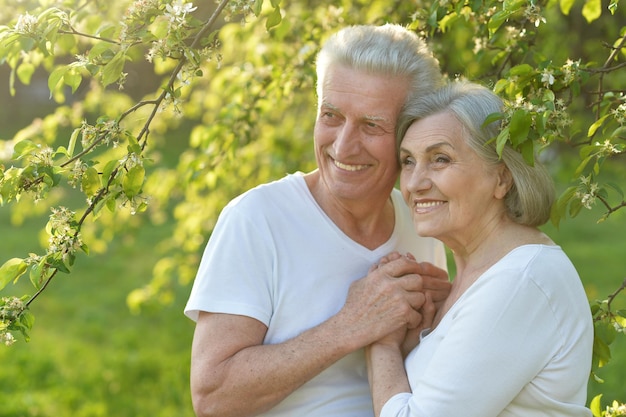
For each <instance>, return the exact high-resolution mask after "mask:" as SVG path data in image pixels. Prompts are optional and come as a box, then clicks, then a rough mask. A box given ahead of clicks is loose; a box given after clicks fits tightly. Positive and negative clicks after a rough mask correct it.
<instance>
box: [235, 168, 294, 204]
mask: <svg viewBox="0 0 626 417" xmlns="http://www.w3.org/2000/svg"><path fill="white" fill-rule="evenodd" d="M303 187H306V184H305V182H304V179H303V177H302V175H301V174H299V173H295V174H288V175H286V176H284V177H282V178H279V179H276V180H274V181H270V182H267V183H263V184H259V185H257V186H256V187H254V188H251V189H249V190H247V191H246V192H244V193H243V194H241V195H239V196H237V197H235V198H234V199H232V200H231V201H230V202H229V203H228V205H227V206H226V207H227V208H228V209H232V208H234V207H240V208H242V209H243V208H247V207H250V208H253V209H256V210H261V209H263V208H265V207H267V206H274V205H276V204H281V202H283V201H284V202H289V203H290V204H294V203H295V202H296V201H298V199H297V198H296V197H297V194H298V193H299V192H302V191H303Z"/></svg>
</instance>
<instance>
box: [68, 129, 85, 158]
mask: <svg viewBox="0 0 626 417" xmlns="http://www.w3.org/2000/svg"><path fill="white" fill-rule="evenodd" d="M81 131H82V129H81V128H76V129H74V131H73V132H72V135H71V136H70V143H69V144H68V145H67V156H68V157H69V158H71V157H72V156H74V149H75V148H76V141H77V140H78V135H80V132H81Z"/></svg>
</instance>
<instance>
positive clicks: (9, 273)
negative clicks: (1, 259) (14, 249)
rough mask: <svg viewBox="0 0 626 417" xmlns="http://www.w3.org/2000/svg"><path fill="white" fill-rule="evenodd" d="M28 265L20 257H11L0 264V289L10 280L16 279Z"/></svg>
mask: <svg viewBox="0 0 626 417" xmlns="http://www.w3.org/2000/svg"><path fill="white" fill-rule="evenodd" d="M27 267H28V265H27V264H26V262H25V261H24V260H23V259H21V258H11V259H9V260H8V261H6V262H5V263H4V265H2V266H0V290H2V289H3V288H4V287H6V286H7V284H8V283H9V282H11V281H16V280H17V279H18V278H19V277H20V276H21V275H22V274H23V273H24V272H26V268H27Z"/></svg>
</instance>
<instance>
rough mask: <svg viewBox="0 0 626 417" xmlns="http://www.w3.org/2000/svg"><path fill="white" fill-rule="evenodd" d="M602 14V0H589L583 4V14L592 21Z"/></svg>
mask: <svg viewBox="0 0 626 417" xmlns="http://www.w3.org/2000/svg"><path fill="white" fill-rule="evenodd" d="M601 15H602V0H587V1H586V2H585V5H584V6H583V16H584V17H585V19H586V20H587V23H591V22H593V21H594V20H596V19H597V18H599V17H600V16H601Z"/></svg>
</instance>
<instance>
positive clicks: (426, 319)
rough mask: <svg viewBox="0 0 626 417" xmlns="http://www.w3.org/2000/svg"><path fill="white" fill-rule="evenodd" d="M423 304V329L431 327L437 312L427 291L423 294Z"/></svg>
mask: <svg viewBox="0 0 626 417" xmlns="http://www.w3.org/2000/svg"><path fill="white" fill-rule="evenodd" d="M424 298H425V300H424V305H422V308H421V312H422V327H423V328H424V329H428V328H432V325H433V322H434V320H435V314H436V313H437V308H436V307H435V303H434V302H433V299H432V295H431V294H430V293H429V292H426V294H425V297H424Z"/></svg>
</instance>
